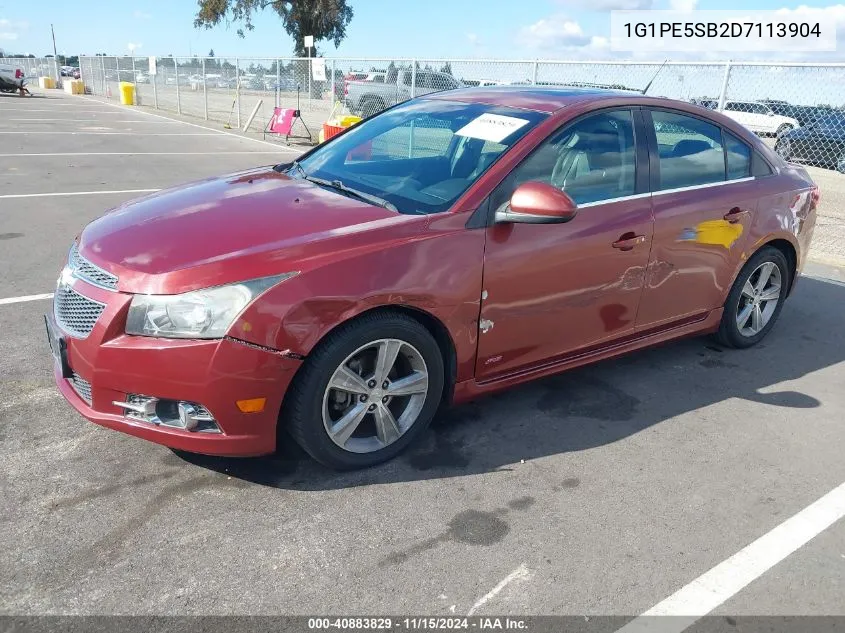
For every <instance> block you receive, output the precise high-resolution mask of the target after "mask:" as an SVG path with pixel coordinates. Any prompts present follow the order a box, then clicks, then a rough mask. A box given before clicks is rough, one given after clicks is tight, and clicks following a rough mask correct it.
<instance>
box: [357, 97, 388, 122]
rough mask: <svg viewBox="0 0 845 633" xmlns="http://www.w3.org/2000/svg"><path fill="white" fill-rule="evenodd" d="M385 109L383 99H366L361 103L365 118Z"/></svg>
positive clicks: (362, 113)
mask: <svg viewBox="0 0 845 633" xmlns="http://www.w3.org/2000/svg"><path fill="white" fill-rule="evenodd" d="M382 110H384V102H383V101H382V100H381V99H364V102H363V103H362V104H361V116H362V117H364V118H365V119H368V118H370V117H371V116H373V115H374V114H378V113H379V112H381V111H382Z"/></svg>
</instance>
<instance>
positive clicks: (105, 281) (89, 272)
mask: <svg viewBox="0 0 845 633" xmlns="http://www.w3.org/2000/svg"><path fill="white" fill-rule="evenodd" d="M67 263H68V266H69V267H70V269H71V271H72V272H73V274H74V276H75V277H78V278H79V279H84V280H85V281H87V282H89V283H92V284H94V285H95V286H100V287H101V288H108V289H109V290H115V289H116V288H117V277H116V276H115V275H112V274H111V273H110V272H108V271H105V270H103V269H102V268H100V267H99V266H95V265H94V264H92V263H91V262H89V261H88V260H87V259H85V258H84V257H83V256H82V255H80V254H79V245H78V244H77V243H76V242H74V243H73V246H71V247H70V254H69V255H68V258H67Z"/></svg>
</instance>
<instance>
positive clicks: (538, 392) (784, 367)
mask: <svg viewBox="0 0 845 633" xmlns="http://www.w3.org/2000/svg"><path fill="white" fill-rule="evenodd" d="M795 294H796V300H795V301H794V302H791V303H790V304H789V306H788V308H787V309H785V310H784V311H783V314H782V316H781V321H780V322H779V323H778V327H777V328H776V329H775V330H773V331H772V333H771V339H770V341H767V342H766V343H767V344H763V345H759V346H757V347H755V348H751V349H748V350H742V351H734V350H727V349H725V348H722V347H721V346H719V345H717V344H715V343H714V342H713V341H712V340H711V339H709V338H706V337H702V338H694V339H688V340H684V341H680V342H675V343H670V344H667V345H664V346H661V347H657V348H653V349H650V350H647V351H645V352H639V353H637V354H634V355H629V356H625V357H622V358H619V359H616V360H608V361H603V362H601V363H598V364H596V365H593V366H589V367H583V368H581V369H577V370H572V371H569V372H566V373H564V374H559V375H557V376H552V377H550V378H546V379H544V380H540V381H537V382H533V383H529V384H526V385H523V386H521V387H518V388H516V389H513V390H510V391H507V392H502V393H500V394H497V395H493V396H490V397H487V398H484V399H481V400H478V401H475V402H471V403H468V404H465V405H462V406H458V407H455V408H453V409H447V410H444V411H441V412H440V413H439V414H438V416H437V418H435V422H434V424H433V425H432V427H431V428H430V429H429V430H428V431H427V432H426V434H425V436H424V437H422V438H420V442H419V444H418V445H417V446H415V447H414V448H413V449H412V450H411V451H409V452H408V453H407V454H405V455H402V456H400V457H398V458H397V459H395V460H393V461H392V462H388V463H386V464H382V465H380V466H375V467H372V468H370V469H367V470H364V471H351V472H340V473H339V472H335V471H332V470H329V469H327V468H325V467H323V466H320V465H319V464H317V463H316V462H314V461H313V460H311V459H310V458H309V457H308V456H307V455H306V454H305V453H304V452H303V451H302V450H301V449H300V448H299V447H298V446H297V445H296V444H295V443H294V442H293V441H292V440H291V439H289V438H287V437H286V436H282V438H281V439H280V446H279V450H278V451H277V453H276V454H275V455H272V456H268V457H261V458H220V457H209V456H203V455H197V454H192V453H183V452H177V455H179V456H180V457H181V458H182V459H183V460H184V461H185V462H187V463H190V464H193V465H195V466H198V467H201V468H207V469H209V470H212V471H216V472H220V473H225V474H226V475H228V476H230V477H235V478H239V479H242V480H244V481H247V482H251V483H254V484H259V485H263V486H271V487H275V488H283V489H297V490H335V489H343V488H349V487H356V486H364V485H372V484H390V483H398V482H408V481H417V480H426V479H441V478H452V477H462V476H470V475H475V474H479V473H487V472H496V471H503V470H504V471H507V470H511V469H512V467H513V464H519V463H520V460H525V461H526V462H527V461H529V460H535V459H540V458H545V457H549V456H560V455H564V454H566V453H570V452H577V451H585V450H590V449H594V448H598V447H601V446H605V445H607V444H611V443H614V442H618V441H621V440H624V439H626V438H629V437H631V436H633V435H636V434H637V433H640V432H642V431H645V430H646V429H648V428H650V427H653V426H655V425H657V424H676V423H678V421H677V420H676V418H677V417H678V416H683V415H685V414H690V413H693V412H696V411H700V410H702V409H705V408H708V407H712V406H713V405H718V404H720V403H725V402H726V401H728V400H730V399H732V398H739V399H743V400H748V401H752V402H757V403H762V404H766V405H767V406H770V407H773V408H774V409H786V410H788V409H807V408H815V407H818V406H820V404H821V403H820V402H819V400H817V399H816V398H814V397H812V396H810V395H807V394H805V393H802V392H800V391H796V390H794V389H791V388H789V387H776V385H780V384H781V383H783V382H786V381H792V380H798V379H801V378H803V377H805V376H807V375H809V374H811V373H813V372H817V371H819V370H823V369H825V368H829V367H832V366H833V365H836V364H838V363H842V362H843V361H845V331H843V329H842V327H841V323H840V319H839V316H838V315H839V314H840V312H839V311H838V306H840V305H842V302H843V301H845V285H842V284H837V283H835V282H829V281H823V280H819V279H815V278H811V277H802V278H801V279H800V281H799V283H798V284H797V286H796V289H795ZM711 418H712V423H713V424H725V425H730V424H731V420H730V419H728V418H722V417H720V416H716V417H713V416H711Z"/></svg>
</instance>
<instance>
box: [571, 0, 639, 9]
mask: <svg viewBox="0 0 845 633" xmlns="http://www.w3.org/2000/svg"><path fill="white" fill-rule="evenodd" d="M557 3H558V4H563V5H566V6H567V7H572V6H575V7H577V8H579V9H587V10H589V11H634V10H637V9H651V8H653V7H654V0H557Z"/></svg>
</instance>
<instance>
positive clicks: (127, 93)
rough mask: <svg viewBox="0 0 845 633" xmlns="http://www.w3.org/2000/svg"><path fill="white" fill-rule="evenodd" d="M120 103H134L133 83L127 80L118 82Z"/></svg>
mask: <svg viewBox="0 0 845 633" xmlns="http://www.w3.org/2000/svg"><path fill="white" fill-rule="evenodd" d="M120 103H121V105H135V84H133V83H131V82H129V81H121V82H120Z"/></svg>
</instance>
